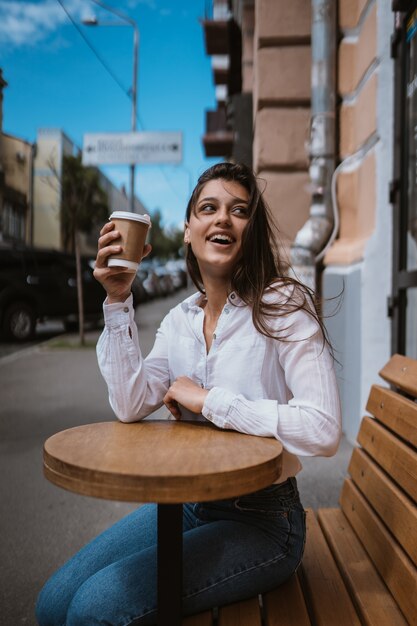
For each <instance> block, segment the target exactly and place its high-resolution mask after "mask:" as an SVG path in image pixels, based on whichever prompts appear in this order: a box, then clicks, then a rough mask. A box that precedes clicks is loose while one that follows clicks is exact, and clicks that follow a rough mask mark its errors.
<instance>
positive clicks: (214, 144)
mask: <svg viewBox="0 0 417 626" xmlns="http://www.w3.org/2000/svg"><path fill="white" fill-rule="evenodd" d="M232 22H233V23H234V26H233V27H231V24H230V23H232ZM203 28H204V35H205V40H206V49H207V52H208V54H221V55H223V57H229V60H227V59H225V58H223V59H222V64H223V67H225V68H227V69H226V71H224V72H223V73H219V72H216V64H217V65H218V64H219V61H218V60H216V61H213V78H214V81H215V82H216V84H217V85H218V87H219V86H221V85H222V86H223V88H222V90H219V94H220V95H221V98H218V108H217V112H216V116H217V118H216V121H217V125H213V124H211V125H210V123H209V122H210V116H209V115H208V116H207V128H206V134H205V136H204V137H203V144H204V146H205V148H206V153H208V152H207V150H208V149H209V150H210V156H218V157H224V158H226V159H231V160H238V158H239V154H241V153H239V151H238V150H236V145H237V144H239V143H240V144H241V143H242V137H241V135H242V132H246V131H245V129H244V127H243V126H242V125H241V124H240V122H239V119H240V118H239V115H238V114H237V112H236V106H239V98H238V97H237V96H239V94H237V93H236V91H234V92H233V93H232V94H231V93H230V85H231V84H232V83H233V80H232V78H231V77H230V72H231V68H232V60H231V59H232V56H233V54H234V53H233V49H234V46H235V42H236V41H237V40H238V39H239V36H240V41H239V43H238V46H237V49H238V50H240V51H241V52H240V58H241V67H240V72H241V84H240V89H241V91H240V94H241V96H243V95H245V96H246V97H247V98H251V101H252V102H251V105H252V112H251V124H250V130H249V132H248V133H247V137H246V138H247V140H248V141H250V144H251V155H250V157H246V162H247V163H249V164H252V165H253V167H254V169H255V171H256V173H257V175H258V176H259V178H260V179H261V182H262V181H263V182H264V184H265V197H266V199H267V201H268V204H269V205H270V208H271V209H272V212H273V215H274V217H275V218H276V221H277V223H278V226H279V228H280V231H281V237H282V242H281V243H282V245H283V246H284V247H285V248H287V249H288V252H289V254H290V258H291V260H292V264H293V266H294V267H295V270H296V273H297V274H298V275H299V276H301V277H302V278H303V279H304V278H306V281H307V282H310V284H311V280H312V281H313V284H312V286H314V288H315V289H316V290H317V292H318V293H319V294H321V295H322V296H323V298H324V315H325V323H326V326H327V328H328V331H329V333H330V336H331V339H332V342H333V345H334V348H335V351H336V358H337V360H338V361H339V362H340V367H339V366H337V369H338V379H339V386H340V392H341V399H342V405H343V419H344V431H345V433H346V435H347V437H348V439H349V440H351V441H352V442H353V441H354V440H355V438H356V434H357V430H358V427H359V422H360V419H361V417H362V414H363V412H364V411H365V402H366V397H367V394H368V391H369V387H370V385H371V384H372V383H373V382H375V379H376V373H377V372H378V370H379V369H380V368H381V367H382V365H383V364H384V363H385V362H386V361H387V359H388V357H389V355H390V354H391V353H392V352H400V353H403V354H407V355H409V356H412V357H414V358H415V357H417V252H416V250H417V247H416V240H417V232H416V231H417V226H416V225H417V190H416V189H415V187H416V186H417V176H416V174H415V172H416V169H415V168H416V162H417V161H416V145H417V143H416V142H417V139H416V137H417V130H416V129H417V126H416V124H417V88H416V86H417V74H416V72H417V69H416V68H417V63H416V58H417V2H416V1H412V0H394V1H393V2H387V1H386V0H339V2H335V1H332V0H293V1H292V2H290V3H287V2H276V0H229V1H228V0H214V4H213V11H212V12H211V14H208V15H207V16H206V19H205V20H204V21H203ZM236 29H237V31H236ZM216 46H217V47H216ZM213 50H215V52H213ZM233 63H234V64H236V60H235V61H234V62H233ZM220 81H221V83H220ZM234 89H236V86H235V87H234ZM232 91H233V90H232ZM242 101H243V100H242ZM241 108H242V107H241ZM240 113H241V115H243V116H244V115H245V111H242V110H241V111H240ZM246 119H247V118H246ZM243 160H245V159H243ZM300 259H301V261H300Z"/></svg>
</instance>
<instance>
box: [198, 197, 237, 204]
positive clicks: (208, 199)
mask: <svg viewBox="0 0 417 626" xmlns="http://www.w3.org/2000/svg"><path fill="white" fill-rule="evenodd" d="M218 201H219V200H218V198H215V197H212V196H209V197H207V198H201V200H199V201H198V202H197V204H201V202H218ZM230 202H243V203H244V204H249V200H245V199H244V198H239V197H238V196H232V200H231V201H230Z"/></svg>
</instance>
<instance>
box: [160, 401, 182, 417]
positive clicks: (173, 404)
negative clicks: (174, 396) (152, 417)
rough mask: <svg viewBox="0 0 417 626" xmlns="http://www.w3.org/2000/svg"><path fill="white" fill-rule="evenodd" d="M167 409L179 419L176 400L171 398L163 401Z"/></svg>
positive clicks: (179, 414)
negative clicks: (168, 400)
mask: <svg viewBox="0 0 417 626" xmlns="http://www.w3.org/2000/svg"><path fill="white" fill-rule="evenodd" d="M164 404H165V406H166V408H167V409H168V411H169V412H170V413H171V415H173V416H174V417H175V419H176V420H179V419H181V411H180V409H179V406H178V402H176V401H175V400H172V401H170V402H164Z"/></svg>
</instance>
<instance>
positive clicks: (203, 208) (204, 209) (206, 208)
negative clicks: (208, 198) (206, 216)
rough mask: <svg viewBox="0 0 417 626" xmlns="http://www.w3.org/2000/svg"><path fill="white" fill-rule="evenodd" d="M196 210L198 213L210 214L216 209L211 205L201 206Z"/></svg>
mask: <svg viewBox="0 0 417 626" xmlns="http://www.w3.org/2000/svg"><path fill="white" fill-rule="evenodd" d="M198 210H199V212H200V213H212V212H213V211H215V210H216V207H214V206H213V205H212V204H203V205H202V206H201V207H199V209H198Z"/></svg>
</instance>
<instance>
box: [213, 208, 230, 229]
mask: <svg viewBox="0 0 417 626" xmlns="http://www.w3.org/2000/svg"><path fill="white" fill-rule="evenodd" d="M230 223H231V222H230V215H229V211H228V209H227V207H226V206H221V207H219V209H218V210H217V211H216V224H225V225H228V226H230Z"/></svg>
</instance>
